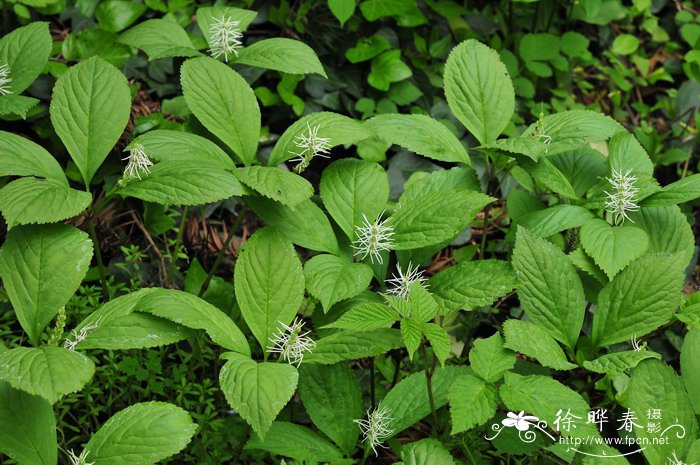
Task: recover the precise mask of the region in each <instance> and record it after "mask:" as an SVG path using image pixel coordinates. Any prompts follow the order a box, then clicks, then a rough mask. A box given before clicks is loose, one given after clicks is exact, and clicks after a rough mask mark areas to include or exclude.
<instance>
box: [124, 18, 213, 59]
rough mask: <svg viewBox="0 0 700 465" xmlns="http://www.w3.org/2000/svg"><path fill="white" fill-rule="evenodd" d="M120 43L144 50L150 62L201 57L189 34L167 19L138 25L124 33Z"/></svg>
mask: <svg viewBox="0 0 700 465" xmlns="http://www.w3.org/2000/svg"><path fill="white" fill-rule="evenodd" d="M118 41H119V42H120V43H122V44H126V45H129V46H131V47H135V48H138V49H139V50H143V51H144V52H145V53H146V55H148V59H149V60H158V59H160V58H171V57H195V56H197V55H199V52H198V51H197V50H196V49H195V46H194V45H193V44H192V41H191V40H190V38H189V36H188V35H187V32H185V30H184V29H183V28H182V27H181V26H180V25H179V24H177V23H176V22H174V21H169V20H167V19H149V20H148V21H144V22H142V23H140V24H137V25H136V26H134V27H132V28H131V29H129V30H128V31H126V32H125V33H123V34H122V35H121V36H120V37H119V40H118Z"/></svg>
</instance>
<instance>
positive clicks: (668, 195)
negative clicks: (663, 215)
mask: <svg viewBox="0 0 700 465" xmlns="http://www.w3.org/2000/svg"><path fill="white" fill-rule="evenodd" d="M698 197H700V174H693V175H691V176H688V177H687V178H683V179H681V180H679V181H676V182H673V183H671V184H669V185H668V186H666V187H664V188H663V189H661V191H659V192H657V193H655V194H652V195H650V196H649V197H647V198H646V199H644V201H643V202H642V205H644V206H645V207H665V206H667V205H677V204H679V203H685V202H689V201H691V200H694V199H697V198H698Z"/></svg>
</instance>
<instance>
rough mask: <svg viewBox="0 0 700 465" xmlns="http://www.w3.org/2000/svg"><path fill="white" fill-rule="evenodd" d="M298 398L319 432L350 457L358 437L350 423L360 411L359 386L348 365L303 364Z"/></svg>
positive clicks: (356, 429) (300, 370)
mask: <svg viewBox="0 0 700 465" xmlns="http://www.w3.org/2000/svg"><path fill="white" fill-rule="evenodd" d="M299 396H300V397H301V401H302V402H303V403H304V408H305V409H306V411H307V413H308V414H309V416H310V417H311V419H312V420H313V422H314V424H315V425H316V426H317V427H318V429H320V430H321V431H322V432H323V433H324V434H325V435H326V436H328V437H329V438H331V439H332V440H333V442H335V443H336V444H338V446H339V447H340V448H341V449H342V450H343V451H344V452H345V453H346V454H347V455H352V451H353V450H354V449H355V445H356V444H357V438H358V436H359V434H360V430H359V428H358V427H357V425H356V424H355V422H354V421H353V420H355V419H357V418H362V414H363V411H362V391H361V390H360V384H359V383H358V381H357V378H356V377H355V374H354V373H353V371H352V370H351V369H350V367H349V366H348V364H347V363H336V364H335V365H302V366H301V367H300V369H299ZM273 428H274V426H273ZM302 444H303V442H302ZM316 460H321V459H316Z"/></svg>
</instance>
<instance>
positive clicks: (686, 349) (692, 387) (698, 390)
mask: <svg viewBox="0 0 700 465" xmlns="http://www.w3.org/2000/svg"><path fill="white" fill-rule="evenodd" d="M698 354H700V330H697V329H694V330H692V331H689V332H688V334H686V335H685V339H684V340H683V348H682V349H681V374H682V375H683V383H684V384H685V389H686V390H687V391H688V396H689V397H690V401H691V403H692V404H693V407H694V408H695V413H697V414H699V415H700V376H699V375H700V357H698Z"/></svg>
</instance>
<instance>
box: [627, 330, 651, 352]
mask: <svg viewBox="0 0 700 465" xmlns="http://www.w3.org/2000/svg"><path fill="white" fill-rule="evenodd" d="M630 343H631V344H632V348H633V349H634V351H635V352H641V351H642V350H644V349H646V347H647V343H646V342H643V343H642V342H641V341H640V340H638V339H637V335H636V334H635V335H634V336H632V339H631V340H630Z"/></svg>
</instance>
